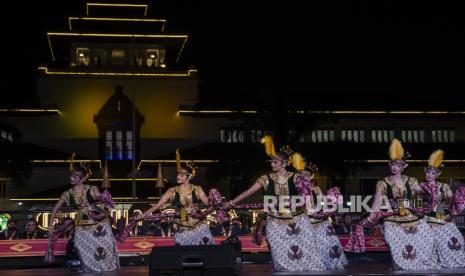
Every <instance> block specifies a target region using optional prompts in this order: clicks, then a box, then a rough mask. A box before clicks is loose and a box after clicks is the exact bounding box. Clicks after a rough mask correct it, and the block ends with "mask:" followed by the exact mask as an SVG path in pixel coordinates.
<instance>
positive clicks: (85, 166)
mask: <svg viewBox="0 0 465 276" xmlns="http://www.w3.org/2000/svg"><path fill="white" fill-rule="evenodd" d="M79 166H80V167H81V168H82V169H84V171H85V172H86V175H84V180H83V181H86V180H87V179H89V177H90V176H91V175H93V172H92V168H91V166H90V165H89V164H88V163H84V162H79Z"/></svg>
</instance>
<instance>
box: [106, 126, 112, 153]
mask: <svg viewBox="0 0 465 276" xmlns="http://www.w3.org/2000/svg"><path fill="white" fill-rule="evenodd" d="M105 138H106V139H105V149H106V154H105V157H106V159H107V160H113V133H112V132H111V131H107V132H106V137H105Z"/></svg>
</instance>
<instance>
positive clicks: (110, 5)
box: [86, 3, 149, 16]
mask: <svg viewBox="0 0 465 276" xmlns="http://www.w3.org/2000/svg"><path fill="white" fill-rule="evenodd" d="M89 7H127V8H144V16H147V10H148V8H149V6H148V5H145V4H116V3H86V14H87V15H89Z"/></svg>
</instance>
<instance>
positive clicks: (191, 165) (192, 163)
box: [176, 149, 197, 177]
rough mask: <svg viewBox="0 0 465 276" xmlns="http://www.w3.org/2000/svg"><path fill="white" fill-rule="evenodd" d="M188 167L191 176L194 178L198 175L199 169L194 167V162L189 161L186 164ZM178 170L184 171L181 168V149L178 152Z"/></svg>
mask: <svg viewBox="0 0 465 276" xmlns="http://www.w3.org/2000/svg"><path fill="white" fill-rule="evenodd" d="M185 164H186V167H188V168H189V169H190V170H191V176H192V177H194V176H195V175H196V174H197V168H196V167H195V166H194V162H192V161H188V162H185ZM176 168H177V170H178V171H180V170H182V167H181V153H180V152H179V149H177V150H176Z"/></svg>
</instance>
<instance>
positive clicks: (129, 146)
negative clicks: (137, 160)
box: [126, 131, 134, 160]
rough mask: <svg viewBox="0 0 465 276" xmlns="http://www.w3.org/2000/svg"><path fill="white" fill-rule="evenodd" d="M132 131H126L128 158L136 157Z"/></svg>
mask: <svg viewBox="0 0 465 276" xmlns="http://www.w3.org/2000/svg"><path fill="white" fill-rule="evenodd" d="M133 142H134V140H133V137H132V131H126V159H127V160H132V159H133V158H134V149H133Z"/></svg>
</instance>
